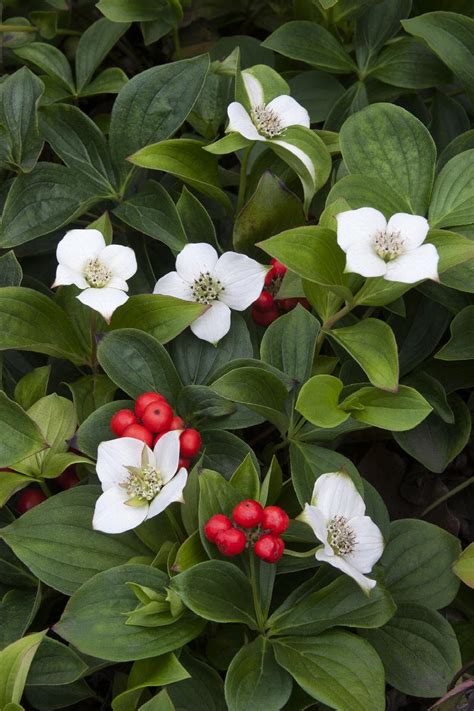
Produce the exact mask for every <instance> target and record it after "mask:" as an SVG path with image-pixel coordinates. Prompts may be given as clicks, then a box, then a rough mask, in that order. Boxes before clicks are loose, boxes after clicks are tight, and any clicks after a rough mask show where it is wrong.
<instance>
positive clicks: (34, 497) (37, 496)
mask: <svg viewBox="0 0 474 711" xmlns="http://www.w3.org/2000/svg"><path fill="white" fill-rule="evenodd" d="M46 499H47V496H46V495H45V494H43V492H42V491H41V489H37V488H36V487H28V489H23V491H22V492H21V494H20V495H19V497H18V499H17V502H16V510H17V511H18V513H19V514H24V513H26V512H27V511H29V510H30V509H34V507H35V506H38V504H41V503H42V502H43V501H45V500H46Z"/></svg>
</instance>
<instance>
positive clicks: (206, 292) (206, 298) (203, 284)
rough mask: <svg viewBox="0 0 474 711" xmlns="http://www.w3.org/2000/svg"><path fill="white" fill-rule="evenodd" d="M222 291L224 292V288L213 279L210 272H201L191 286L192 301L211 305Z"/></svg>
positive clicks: (217, 280)
mask: <svg viewBox="0 0 474 711" xmlns="http://www.w3.org/2000/svg"><path fill="white" fill-rule="evenodd" d="M222 291H225V287H224V286H222V284H221V282H220V280H219V279H214V277H213V276H211V273H210V272H201V273H200V275H199V277H198V278H197V279H195V280H194V283H193V285H192V286H191V292H192V295H193V299H194V301H197V302H198V303H199V304H211V303H212V302H213V301H215V300H216V299H217V298H218V297H219V294H220V293H221V292H222Z"/></svg>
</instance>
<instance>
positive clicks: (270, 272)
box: [264, 268, 276, 286]
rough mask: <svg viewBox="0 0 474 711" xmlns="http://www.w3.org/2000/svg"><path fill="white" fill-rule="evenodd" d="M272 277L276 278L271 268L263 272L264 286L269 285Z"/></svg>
mask: <svg viewBox="0 0 474 711" xmlns="http://www.w3.org/2000/svg"><path fill="white" fill-rule="evenodd" d="M274 279H276V274H275V272H274V271H273V268H272V269H269V270H268V272H267V273H266V274H265V281H264V284H265V286H271V284H272V282H273V280H274Z"/></svg>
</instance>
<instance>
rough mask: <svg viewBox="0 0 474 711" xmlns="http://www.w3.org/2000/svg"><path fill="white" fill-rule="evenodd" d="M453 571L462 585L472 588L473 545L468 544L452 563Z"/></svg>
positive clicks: (473, 580)
mask: <svg viewBox="0 0 474 711" xmlns="http://www.w3.org/2000/svg"><path fill="white" fill-rule="evenodd" d="M453 571H454V573H455V575H457V576H458V578H460V579H461V580H462V581H463V583H465V584H466V585H468V586H469V587H470V588H474V543H470V544H469V545H468V547H467V548H466V549H465V550H463V552H462V553H461V555H460V556H459V558H458V559H457V560H456V561H455V562H454V563H453Z"/></svg>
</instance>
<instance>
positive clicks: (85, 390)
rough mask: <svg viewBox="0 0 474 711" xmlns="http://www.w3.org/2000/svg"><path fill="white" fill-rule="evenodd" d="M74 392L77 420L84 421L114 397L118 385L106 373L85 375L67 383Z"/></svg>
mask: <svg viewBox="0 0 474 711" xmlns="http://www.w3.org/2000/svg"><path fill="white" fill-rule="evenodd" d="M67 386H68V388H69V390H70V391H71V393H72V398H73V401H74V407H75V408H76V413H77V420H78V422H79V423H82V422H84V420H86V419H87V418H88V417H89V415H91V414H92V413H93V412H95V411H96V410H97V409H98V408H99V407H102V405H105V404H106V403H109V402H111V401H112V400H113V399H114V395H115V391H116V390H117V386H116V385H115V383H113V382H112V381H111V380H110V379H109V378H108V377H107V376H106V375H102V374H99V375H84V376H83V377H82V378H79V379H78V380H75V381H74V382H73V383H67Z"/></svg>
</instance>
